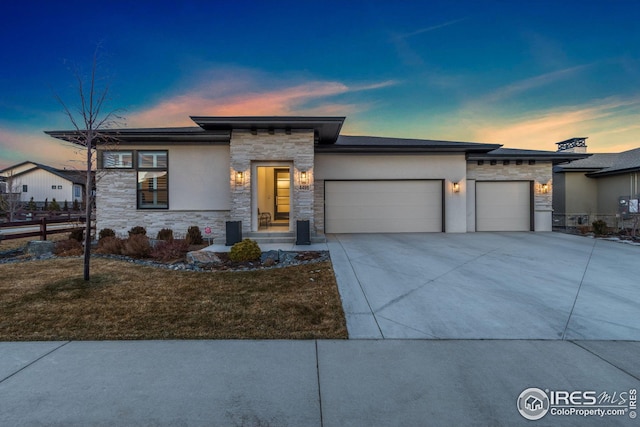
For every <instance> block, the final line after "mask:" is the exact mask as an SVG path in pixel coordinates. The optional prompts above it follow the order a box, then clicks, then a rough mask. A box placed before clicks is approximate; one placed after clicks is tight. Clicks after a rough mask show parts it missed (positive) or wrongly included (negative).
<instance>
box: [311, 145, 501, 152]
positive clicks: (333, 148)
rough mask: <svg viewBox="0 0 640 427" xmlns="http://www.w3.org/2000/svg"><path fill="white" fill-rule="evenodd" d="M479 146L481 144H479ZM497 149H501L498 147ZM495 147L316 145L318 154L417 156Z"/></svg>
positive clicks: (474, 150)
mask: <svg viewBox="0 0 640 427" xmlns="http://www.w3.org/2000/svg"><path fill="white" fill-rule="evenodd" d="M478 145H479V144H478ZM495 147H499V145H496V146H495ZM493 148H494V146H490V148H487V146H486V145H483V146H481V147H479V146H477V145H467V144H459V145H457V146H454V145H452V144H443V145H433V144H430V145H424V146H420V145H405V146H401V145H388V146H384V145H376V146H374V145H368V146H367V145H316V146H315V152H316V153H337V154H349V153H351V154H415V153H429V154H450V153H474V152H480V153H484V152H486V151H488V150H491V149H493Z"/></svg>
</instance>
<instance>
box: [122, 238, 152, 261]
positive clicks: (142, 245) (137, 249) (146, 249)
mask: <svg viewBox="0 0 640 427" xmlns="http://www.w3.org/2000/svg"><path fill="white" fill-rule="evenodd" d="M149 254H151V244H150V243H149V238H148V237H147V236H145V235H144V234H132V235H130V236H129V238H128V239H127V240H125V241H124V247H123V248H122V255H127V256H130V257H134V258H147V257H148V256H149Z"/></svg>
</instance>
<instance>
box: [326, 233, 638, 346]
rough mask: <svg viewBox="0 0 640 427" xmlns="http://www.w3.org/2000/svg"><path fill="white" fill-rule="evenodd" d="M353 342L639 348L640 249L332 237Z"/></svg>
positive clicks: (552, 236)
mask: <svg viewBox="0 0 640 427" xmlns="http://www.w3.org/2000/svg"><path fill="white" fill-rule="evenodd" d="M328 246H329V250H330V252H331V258H332V261H333V263H334V268H335V270H336V278H337V281H338V286H339V288H340V293H341V297H342V300H343V306H344V309H345V313H346V316H347V327H348V329H349V336H350V338H412V339H553V340H555V339H598V340H611V339H615V340H639V339H640V316H638V315H637V307H638V306H640V284H639V283H638V279H637V268H636V266H637V263H638V260H640V247H638V246H632V245H627V244H622V243H619V242H613V241H607V240H601V239H593V238H587V237H582V236H572V235H567V234H561V233H515V232H513V233H507V232H504V233H464V234H445V233H415V234H414V233H399V234H336V235H329V236H328Z"/></svg>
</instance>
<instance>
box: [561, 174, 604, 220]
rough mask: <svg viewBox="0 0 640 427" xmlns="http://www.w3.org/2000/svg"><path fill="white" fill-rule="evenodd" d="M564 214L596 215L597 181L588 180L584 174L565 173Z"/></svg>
mask: <svg viewBox="0 0 640 427" xmlns="http://www.w3.org/2000/svg"><path fill="white" fill-rule="evenodd" d="M563 175H564V176H565V188H566V191H565V210H564V212H559V213H566V214H596V213H600V212H598V193H599V190H598V181H597V180H595V179H593V178H588V177H587V176H586V175H585V173H584V172H566V173H564V174H563Z"/></svg>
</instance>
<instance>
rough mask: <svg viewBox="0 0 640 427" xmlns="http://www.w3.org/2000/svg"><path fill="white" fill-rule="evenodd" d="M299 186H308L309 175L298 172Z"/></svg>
mask: <svg viewBox="0 0 640 427" xmlns="http://www.w3.org/2000/svg"><path fill="white" fill-rule="evenodd" d="M300 185H309V174H308V173H307V171H301V172H300Z"/></svg>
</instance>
